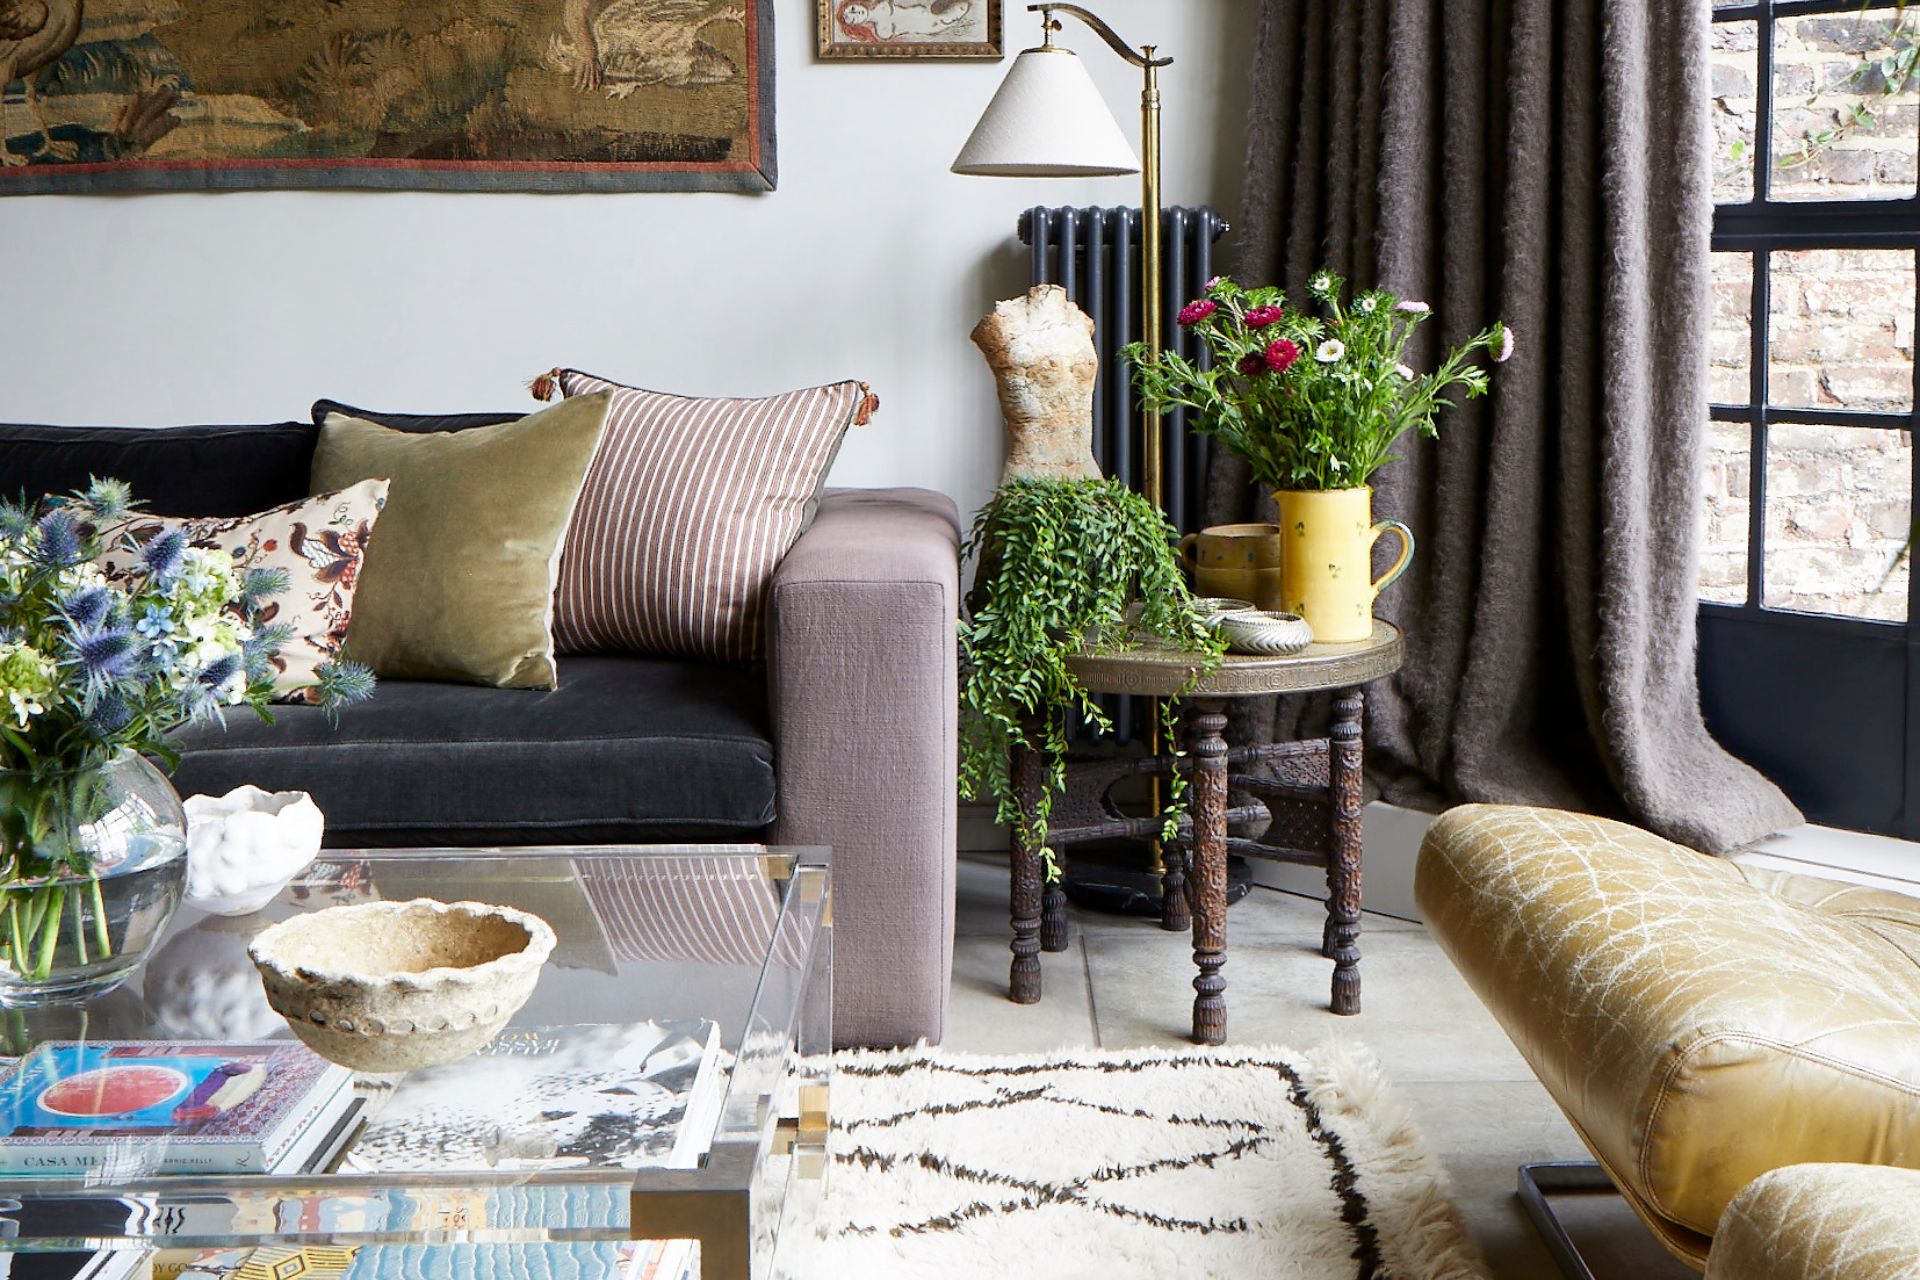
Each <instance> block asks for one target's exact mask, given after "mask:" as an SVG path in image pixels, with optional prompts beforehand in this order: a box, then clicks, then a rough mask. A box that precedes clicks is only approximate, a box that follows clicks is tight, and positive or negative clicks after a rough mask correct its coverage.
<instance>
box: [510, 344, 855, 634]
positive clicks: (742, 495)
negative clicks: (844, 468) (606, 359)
mask: <svg viewBox="0 0 1920 1280" xmlns="http://www.w3.org/2000/svg"><path fill="white" fill-rule="evenodd" d="M556 388H557V389H558V390H559V391H560V392H561V393H562V394H563V395H567V396H581V395H592V394H595V393H596V392H601V391H611V392H613V402H612V406H611V407H610V408H609V409H608V411H607V426H606V432H605V435H604V436H603V437H602V439H601V443H600V451H599V454H598V455H597V456H596V457H595V459H594V461H593V465H592V467H591V468H590V469H589V470H588V472H587V480H586V486H585V488H584V489H583V490H582V491H581V494H580V504H579V506H578V507H577V508H576V509H575V512H574V517H573V525H572V527H571V528H570V530H569V531H568V534H567V545H566V550H565V553H564V554H563V556H562V559H561V564H560V588H559V594H558V597H557V599H556V601H555V617H554V638H555V640H556V642H557V643H558V646H559V649H560V651H561V652H562V653H593V652H600V651H609V650H613V651H624V652H633V653H654V654H664V655H669V656H675V657H688V658H700V659H705V660H708V661H715V662H751V661H756V660H758V659H759V657H760V656H761V651H762V647H763V639H762V635H761V631H762V627H761V613H762V610H763V608H764V605H765V599H766V593H767V587H768V584H769V583H770V582H771V581H772V579H773V573H774V570H775V569H777V568H778V567H779V565H780V561H781V559H782V558H783V557H784V556H785V555H786V554H787V551H788V550H789V549H790V548H791V547H792V546H793V542H794V539H796V538H798V537H799V536H800V531H801V530H802V529H803V528H805V526H806V523H807V521H808V520H809V519H810V518H811V516H812V514H813V508H814V506H815V504H816V502H817V501H818V495H819V492H820V486H821V484H822V482H824V481H825V479H826V475H827V468H828V467H830V466H831V465H832V464H833V459H834V455H835V454H837V453H838V452H839V450H840V440H841V437H842V436H843V435H845V434H846V430H847V427H848V426H849V425H850V424H852V423H854V422H855V421H859V422H865V421H866V420H867V417H868V416H869V415H870V414H871V413H872V411H873V408H874V407H875V406H876V404H877V401H875V400H874V399H873V397H872V396H871V395H870V394H869V392H868V391H867V387H866V384H865V383H861V382H836V383H834V384H833V385H832V386H826V387H811V388H809V389H807V390H805V391H789V392H787V393H786V394H784V395H777V396H769V397H767V398H766V399H764V400H733V399H711V400H708V399H696V398H693V397H689V396H676V395H668V394H665V393H664V392H659V391H642V390H640V389H638V388H635V387H624V386H621V385H620V384H619V383H615V382H609V381H607V380H606V379H604V378H596V377H593V376H591V375H589V374H584V373H580V372H579V371H577V370H573V369H556V370H554V371H553V372H552V373H551V374H548V375H546V376H544V377H542V378H539V379H537V380H536V381H535V383H534V394H535V395H536V396H539V397H540V398H542V399H546V398H548V397H549V396H551V394H552V392H553V391H554V390H555V389H556Z"/></svg>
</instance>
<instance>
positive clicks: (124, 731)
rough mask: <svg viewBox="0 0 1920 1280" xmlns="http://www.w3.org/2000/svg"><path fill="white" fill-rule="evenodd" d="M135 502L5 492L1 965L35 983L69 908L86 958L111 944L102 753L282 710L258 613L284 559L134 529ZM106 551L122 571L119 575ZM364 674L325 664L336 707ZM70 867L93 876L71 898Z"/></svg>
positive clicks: (366, 690) (283, 581) (117, 490)
mask: <svg viewBox="0 0 1920 1280" xmlns="http://www.w3.org/2000/svg"><path fill="white" fill-rule="evenodd" d="M134 511H135V504H134V502H133V501H132V498H131V495H130V493H129V491H128V488H127V486H126V485H125V484H124V483H122V482H120V481H117V480H95V481H94V482H93V484H92V485H91V486H90V487H89V488H88V489H87V490H86V491H85V492H84V493H79V494H74V495H72V496H70V497H67V498H59V499H50V500H48V501H47V502H45V503H42V504H40V505H39V506H38V507H37V508H36V507H35V506H33V505H29V504H28V503H26V502H24V501H23V502H18V503H14V502H0V960H4V961H5V962H6V964H7V965H9V966H10V967H11V968H12V970H13V972H14V973H16V974H18V975H20V976H22V977H24V978H27V979H29V980H32V979H35V978H40V979H44V978H45V976H46V974H47V973H48V972H49V970H50V969H51V967H52V966H53V964H54V953H55V946H56V944H57V942H58V941H59V937H60V932H61V921H62V918H63V910H62V908H63V906H70V907H71V914H72V915H73V918H74V923H75V933H74V938H75V944H76V946H77V947H78V948H79V949H80V952H81V954H80V957H79V958H80V959H81V960H82V961H83V962H85V961H86V960H87V959H88V956H87V950H86V949H87V947H88V943H89V940H90V941H91V944H92V947H93V948H94V955H95V956H96V957H97V956H99V955H111V954H112V951H113V946H114V940H113V938H112V937H111V936H110V935H109V929H108V912H107V910H106V908H105V905H104V904H103V903H102V901H101V892H100V871H101V868H99V867H96V866H95V865H94V857H93V854H92V853H91V852H90V845H89V840H90V839H92V838H95V837H97V835H98V831H97V830H94V829H95V828H97V827H98V826H99V824H100V823H101V822H102V820H103V818H105V816H106V813H107V810H108V808H109V806H110V805H111V803H112V799H111V796H112V791H113V788H112V785H111V781H110V779H109V776H108V772H109V768H110V766H113V765H115V764H116V762H120V761H123V760H125V759H126V758H127V757H128V755H129V754H130V753H131V754H137V755H140V756H150V757H158V758H159V759H161V760H162V761H164V762H166V763H167V764H168V765H169V766H171V765H172V764H175V763H177V762H178V759H179V754H178V752H177V751H176V750H175V749H174V748H173V746H172V745H171V744H170V743H169V742H168V741H167V735H168V734H169V733H171V732H172V731H173V730H175V729H177V728H180V727H181V726H183V725H186V724H190V723H192V722H195V721H200V720H208V719H216V718H219V717H222V716H224V714H225V713H226V712H227V711H228V710H229V709H232V708H237V707H248V708H251V709H253V710H254V711H256V712H258V713H259V714H260V715H261V716H262V717H263V718H265V719H268V720H271V719H272V716H271V715H270V714H269V712H268V711H267V703H268V702H269V701H270V700H271V698H272V697H273V695H274V687H273V669H272V660H273V657H274V655H275V653H277V652H278V650H279V648H280V646H281V645H282V644H283V643H285V642H286V640H287V639H288V638H289V632H288V629H287V628H286V627H285V626H284V625H280V624H263V623H262V622H261V621H260V618H261V613H262V610H263V607H264V606H265V605H266V603H267V602H268V601H269V600H270V599H271V598H272V597H273V596H275V595H277V594H279V593H281V592H283V591H285V590H287V587H288V581H287V574H286V572H285V571H284V570H263V569H249V570H246V571H245V572H241V571H239V570H237V569H236V568H235V566H234V563H233V559H232V557H231V556H229V555H228V554H227V553H226V552H224V551H218V550H206V549H202V548H197V547H191V546H188V545H187V541H186V538H185V536H184V535H183V534H182V533H181V532H180V531H179V530H178V529H168V530H165V531H162V532H159V533H154V534H152V535H151V536H149V537H147V538H146V539H144V540H142V539H140V538H137V537H135V535H134V534H133V532H132V529H133V526H134V522H135V521H134ZM108 558H111V559H112V560H113V561H114V562H115V563H124V564H126V565H127V566H128V567H127V568H125V569H124V570H116V571H115V573H114V574H113V575H112V576H111V577H109V575H108V574H107V572H106V571H105V570H103V568H102V567H101V566H102V562H103V560H104V559H108ZM372 687H373V677H372V675H371V674H370V673H368V672H367V671H366V669H365V668H363V667H359V666H356V665H354V664H352V663H348V662H335V663H331V664H327V665H323V666H322V667H321V668H320V669H319V671H318V690H319V693H320V700H321V703H322V705H323V706H325V707H326V708H327V709H328V711H329V713H330V714H331V713H333V712H334V711H336V710H337V709H338V708H339V707H341V706H343V705H345V704H347V703H350V702H357V701H359V700H361V699H363V698H365V697H367V696H369V695H370V694H371V692H372ZM75 880H78V881H81V882H83V884H84V886H85V887H84V888H83V889H82V890H80V891H79V893H78V897H77V899H76V900H74V901H72V902H71V903H69V901H68V889H69V887H70V886H71V884H72V882H73V881H75ZM88 899H90V901H91V920H88V919H86V916H87V915H88V907H87V902H86V901H85V900H88ZM89 935H91V938H90V939H89Z"/></svg>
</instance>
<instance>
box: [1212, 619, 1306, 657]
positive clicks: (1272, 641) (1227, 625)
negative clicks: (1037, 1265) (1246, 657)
mask: <svg viewBox="0 0 1920 1280" xmlns="http://www.w3.org/2000/svg"><path fill="white" fill-rule="evenodd" d="M1218 629H1219V632H1220V634H1221V635H1223V636H1225V637H1226V638H1227V646H1228V647H1229V648H1231V649H1232V650H1233V651H1234V652H1235V653H1257V654H1260V655H1262V656H1263V657H1269V658H1273V657H1281V656H1283V655H1285V654H1289V653H1298V652H1300V650H1302V649H1304V648H1306V647H1307V646H1308V645H1310V644H1312V643H1313V628H1311V627H1309V626H1308V625H1307V620H1306V619H1305V618H1303V617H1301V616H1300V615H1299V614H1297V613H1269V612H1266V611H1264V610H1260V609H1249V610H1247V611H1246V612H1244V613H1229V614H1227V615H1226V616H1224V617H1223V618H1221V619H1220V622H1219V626H1218Z"/></svg>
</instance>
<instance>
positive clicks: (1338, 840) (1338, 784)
mask: <svg viewBox="0 0 1920 1280" xmlns="http://www.w3.org/2000/svg"><path fill="white" fill-rule="evenodd" d="M1365 710H1366V694H1365V692H1364V691H1363V690H1361V689H1359V688H1353V689H1342V690H1341V691H1340V692H1339V693H1338V694H1337V695H1335V697H1334V700H1333V728H1332V731H1331V733H1330V734H1329V737H1330V742H1329V744H1328V755H1329V757H1330V759H1329V762H1328V763H1329V782H1330V783H1331V786H1332V791H1333V797H1332V799H1333V805H1332V810H1333V830H1332V831H1331V832H1330V833H1329V834H1330V835H1331V837H1332V838H1331V840H1330V841H1329V842H1328V850H1327V933H1326V937H1325V942H1326V944H1327V946H1326V950H1327V954H1328V955H1329V957H1331V959H1332V960H1333V1011H1334V1012H1335V1013H1342V1014H1350V1013H1358V1012H1360V902H1361V897H1360V894H1361V883H1360V875H1361V873H1360V855H1361V848H1362V844H1361V835H1360V799H1361V796H1360V781H1361V772H1362V769H1361V763H1362V756H1361V752H1362V746H1361V736H1360V735H1361V724H1362V720H1363V717H1364V713H1365Z"/></svg>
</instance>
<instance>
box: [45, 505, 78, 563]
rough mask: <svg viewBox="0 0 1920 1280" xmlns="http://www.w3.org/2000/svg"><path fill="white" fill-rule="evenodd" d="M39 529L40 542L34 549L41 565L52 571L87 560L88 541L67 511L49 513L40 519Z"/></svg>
mask: <svg viewBox="0 0 1920 1280" xmlns="http://www.w3.org/2000/svg"><path fill="white" fill-rule="evenodd" d="M37 527H38V528H39V530H40V542H39V545H38V546H36V547H35V548H34V557H35V558H36V559H37V560H39V561H40V563H41V564H44V565H46V566H47V567H48V568H50V569H64V568H66V567H67V566H69V565H75V564H79V563H80V562H81V561H82V560H84V559H86V558H87V547H86V541H85V540H84V539H83V538H82V537H81V536H80V525H79V523H78V522H77V521H75V520H74V518H73V517H72V516H71V515H68V514H67V513H66V512H65V511H49V512H47V514H45V515H44V516H41V517H40V522H39V524H38V526H37Z"/></svg>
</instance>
